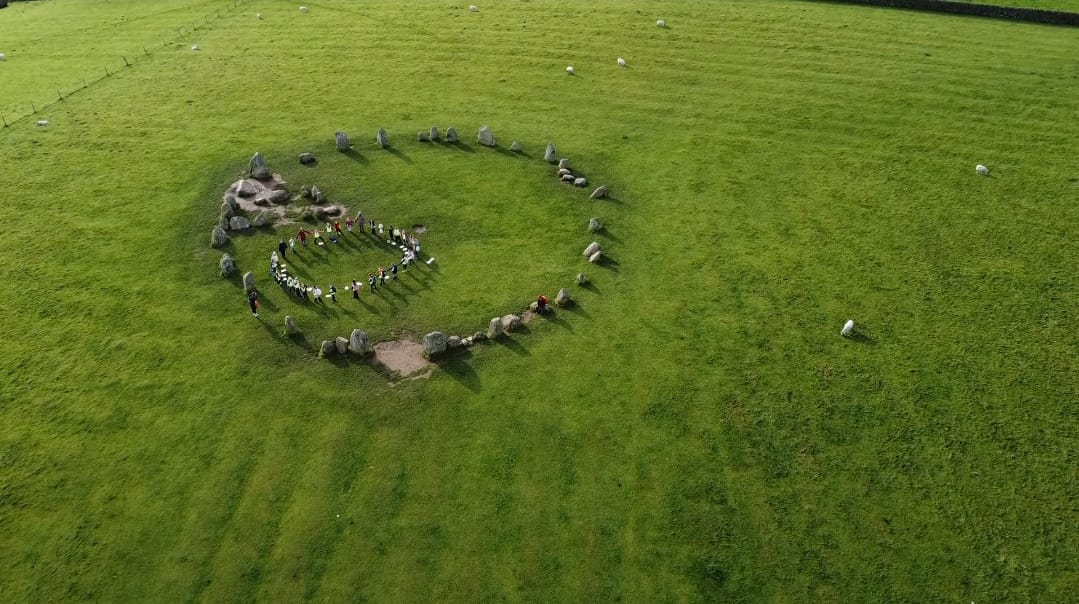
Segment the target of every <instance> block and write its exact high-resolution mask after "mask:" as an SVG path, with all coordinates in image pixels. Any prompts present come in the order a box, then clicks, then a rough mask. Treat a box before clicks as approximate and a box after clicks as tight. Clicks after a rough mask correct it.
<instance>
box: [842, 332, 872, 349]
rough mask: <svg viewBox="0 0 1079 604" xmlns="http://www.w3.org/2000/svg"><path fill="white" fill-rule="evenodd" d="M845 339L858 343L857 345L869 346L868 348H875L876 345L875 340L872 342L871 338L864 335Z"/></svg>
mask: <svg viewBox="0 0 1079 604" xmlns="http://www.w3.org/2000/svg"><path fill="white" fill-rule="evenodd" d="M847 339H848V340H852V341H854V342H858V343H859V344H869V345H870V346H875V345H876V344H877V341H876V340H874V339H873V338H871V337H869V336H868V335H866V334H864V333H854V334H851V335H849V336H847Z"/></svg>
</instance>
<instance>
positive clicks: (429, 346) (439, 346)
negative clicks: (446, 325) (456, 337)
mask: <svg viewBox="0 0 1079 604" xmlns="http://www.w3.org/2000/svg"><path fill="white" fill-rule="evenodd" d="M446 345H447V338H446V334H444V333H442V332H441V331H432V332H431V333H429V334H427V335H425V336H423V352H424V354H426V355H427V356H429V357H432V356H435V355H438V354H442V353H443V352H446Z"/></svg>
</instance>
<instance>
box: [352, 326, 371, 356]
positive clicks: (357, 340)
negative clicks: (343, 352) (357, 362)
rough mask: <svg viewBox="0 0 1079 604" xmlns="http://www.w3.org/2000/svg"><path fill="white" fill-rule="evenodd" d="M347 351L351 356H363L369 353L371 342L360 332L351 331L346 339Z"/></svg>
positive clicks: (357, 330)
mask: <svg viewBox="0 0 1079 604" xmlns="http://www.w3.org/2000/svg"><path fill="white" fill-rule="evenodd" d="M348 349H349V352H351V353H352V354H359V355H364V354H367V353H368V352H371V340H370V339H369V338H368V337H367V334H366V333H364V332H363V331H362V330H359V329H353V330H352V334H351V335H350V336H349V337H348Z"/></svg>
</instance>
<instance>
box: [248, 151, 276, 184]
mask: <svg viewBox="0 0 1079 604" xmlns="http://www.w3.org/2000/svg"><path fill="white" fill-rule="evenodd" d="M271 176H272V175H271V174H270V169H269V168H267V167H266V158H264V157H262V154H261V153H258V152H256V153H255V154H254V155H253V156H251V177H252V178H257V179H259V180H266V179H267V178H270V177H271Z"/></svg>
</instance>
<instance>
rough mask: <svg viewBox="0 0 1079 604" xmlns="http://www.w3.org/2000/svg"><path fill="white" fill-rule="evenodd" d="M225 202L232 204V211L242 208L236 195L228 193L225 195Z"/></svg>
mask: <svg viewBox="0 0 1079 604" xmlns="http://www.w3.org/2000/svg"><path fill="white" fill-rule="evenodd" d="M225 203H227V204H229V205H230V206H232V211H233V212H235V211H236V210H239V209H240V202H238V201H236V196H235V195H226V196H225Z"/></svg>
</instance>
